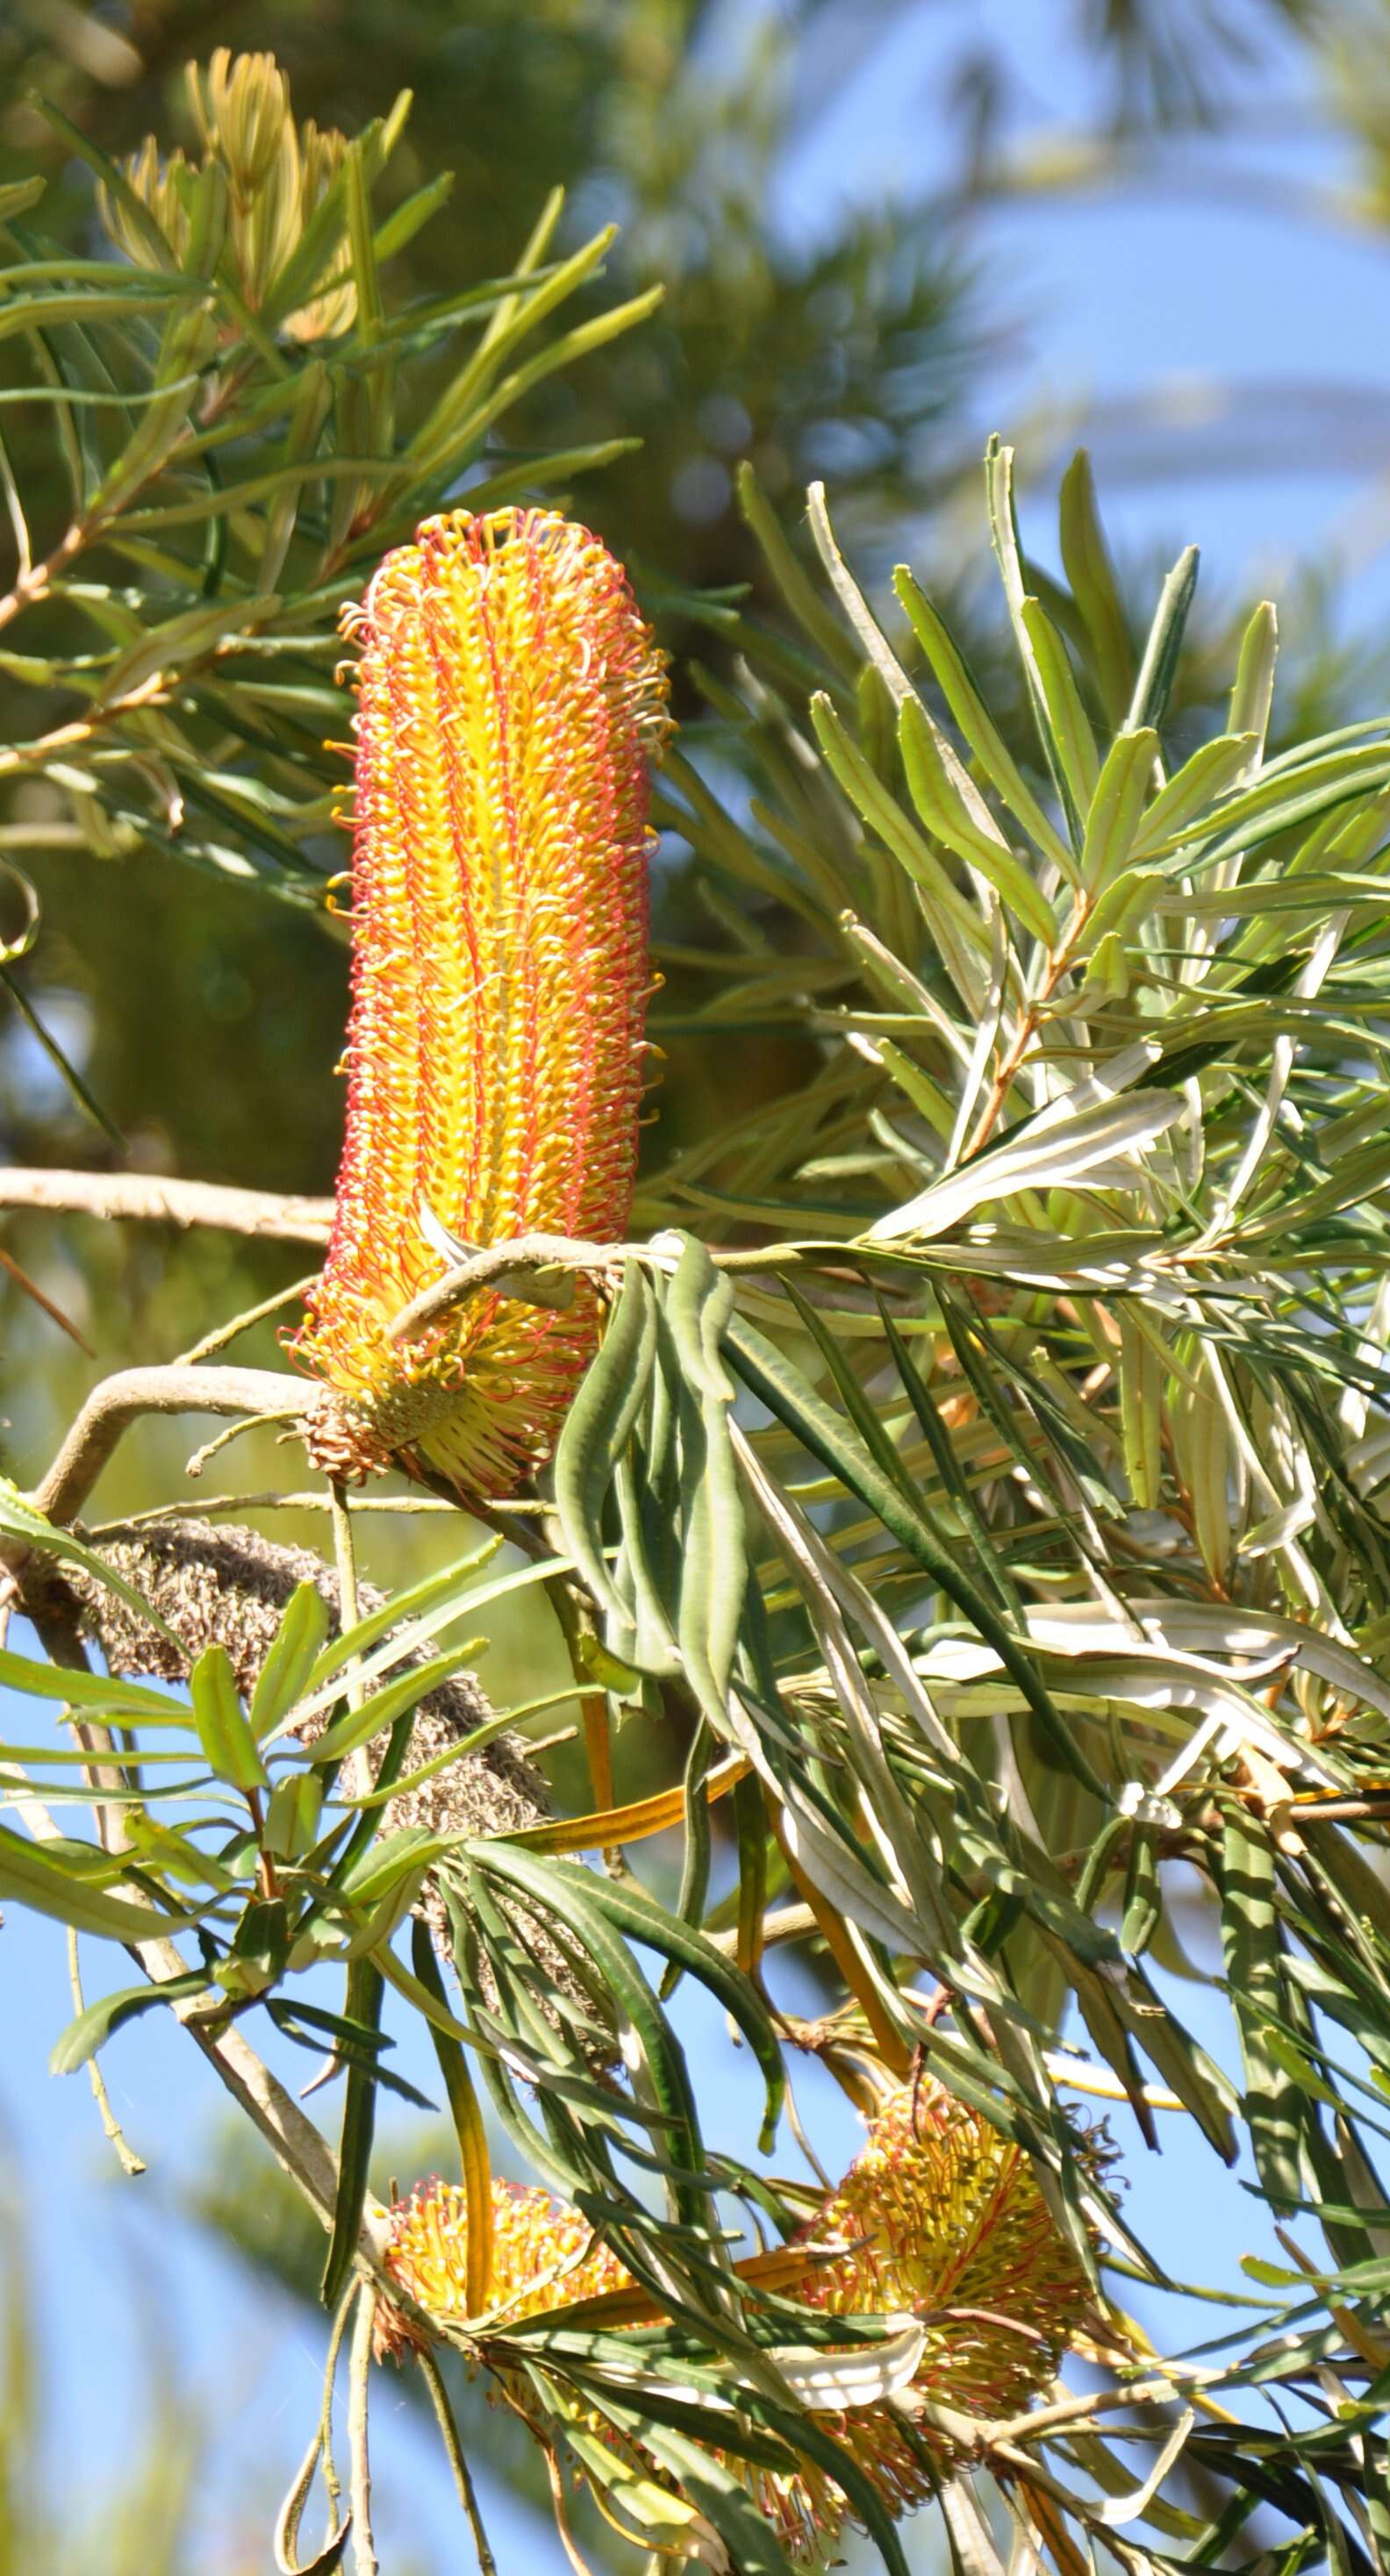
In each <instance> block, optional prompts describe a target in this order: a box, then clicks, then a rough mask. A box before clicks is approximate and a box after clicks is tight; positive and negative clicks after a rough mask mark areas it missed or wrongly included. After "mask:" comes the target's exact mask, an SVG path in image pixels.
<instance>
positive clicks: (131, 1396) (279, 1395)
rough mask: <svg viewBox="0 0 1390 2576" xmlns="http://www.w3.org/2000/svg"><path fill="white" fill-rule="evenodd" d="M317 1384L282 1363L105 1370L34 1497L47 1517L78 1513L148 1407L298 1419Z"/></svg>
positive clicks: (151, 1409)
mask: <svg viewBox="0 0 1390 2576" xmlns="http://www.w3.org/2000/svg"><path fill="white" fill-rule="evenodd" d="M306 1400H307V1401H308V1402H312V1389H310V1388H307V1387H303V1388H302V1387H301V1386H300V1385H299V1384H298V1382H297V1381H296V1380H295V1379H294V1378H292V1377H287V1376H281V1375H280V1373H279V1372H278V1371H277V1370H274V1369H247V1368H179V1367H172V1368H133V1369H118V1370H117V1371H116V1374H115V1375H114V1377H108V1378H103V1379H102V1382H101V1384H100V1386H98V1387H96V1388H94V1389H93V1391H92V1393H91V1394H90V1395H89V1396H88V1398H87V1401H86V1403H85V1404H84V1405H83V1407H82V1410H81V1412H80V1413H79V1415H78V1417H77V1420H76V1421H75V1422H74V1424H73V1426H72V1429H71V1430H70V1431H69V1433H68V1436H67V1438H66V1440H65V1441H64V1442H63V1445H62V1448H61V1449H60V1450H59V1452H58V1455H57V1457H56V1458H55V1459H54V1461H53V1464H52V1466H51V1467H50V1468H49V1471H48V1474H47V1475H46V1476H45V1477H44V1480H43V1483H42V1484H41V1485H40V1486H38V1488H37V1489H36V1491H35V1494H34V1497H33V1499H34V1501H35V1503H36V1504H37V1506H38V1508H39V1510H40V1511H41V1512H43V1513H44V1515H45V1516H46V1518H47V1519H49V1520H51V1521H58V1522H59V1523H61V1524H64V1525H66V1523H68V1522H69V1521H72V1520H75V1519H76V1517H77V1514H78V1513H79V1512H80V1511H81V1509H82V1506H83V1504H84V1503H85V1501H86V1499H87V1496H88V1495H89V1493H90V1492H91V1490H92V1487H93V1485H94V1484H95V1483H96V1480H97V1478H98V1476H99V1475H100V1474H101V1471H102V1468H103V1467H104V1466H105V1465H106V1462H107V1460H108V1458H109V1457H110V1455H111V1453H112V1451H113V1449H114V1448H115V1446H116V1443H117V1441H118V1440H119V1439H120V1436H121V1433H122V1432H123V1431H125V1430H127V1429H128V1428H129V1426H130V1424H131V1423H132V1422H138V1421H139V1419H140V1417H141V1415H142V1414H145V1413H218V1414H254V1415H259V1416H260V1417H261V1418H262V1419H266V1418H269V1419H271V1420H274V1421H281V1422H290V1421H294V1420H296V1419H297V1418H298V1417H299V1416H300V1415H302V1414H303V1412H304V1410H305V1405H306Z"/></svg>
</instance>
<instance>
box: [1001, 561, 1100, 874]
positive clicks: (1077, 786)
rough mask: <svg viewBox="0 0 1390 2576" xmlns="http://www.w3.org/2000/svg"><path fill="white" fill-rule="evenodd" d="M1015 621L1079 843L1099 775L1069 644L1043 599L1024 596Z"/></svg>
mask: <svg viewBox="0 0 1390 2576" xmlns="http://www.w3.org/2000/svg"><path fill="white" fill-rule="evenodd" d="M1019 622H1020V625H1021V626H1022V629H1023V632H1024V635H1025V636H1026V637H1027V640H1028V645H1029V649H1030V652H1031V656H1032V667H1033V669H1034V670H1035V671H1036V673H1037V685H1038V694H1039V697H1040V700H1041V704H1042V710H1043V721H1044V722H1045V724H1046V727H1047V733H1046V741H1047V744H1048V747H1049V752H1050V757H1051V759H1052V762H1053V765H1054V767H1055V769H1056V772H1057V775H1058V777H1059V778H1060V780H1061V782H1062V790H1063V794H1064V796H1065V798H1066V801H1067V805H1068V808H1069V811H1070V813H1071V815H1072V816H1074V817H1075V829H1076V837H1077V839H1078V841H1079V840H1080V838H1081V817H1082V816H1083V815H1084V814H1085V813H1086V812H1087V811H1088V809H1089V806H1090V802H1091V799H1092V797H1093V796H1094V794H1095V792H1096V782H1097V780H1098V779H1099V777H1100V761H1099V758H1098V756H1097V752H1096V740H1095V735H1094V734H1093V733H1092V731H1091V726H1090V719H1089V717H1088V716H1087V713H1086V710H1085V708H1084V706H1083V705H1082V703H1081V692H1080V690H1079V689H1078V688H1077V685H1076V674H1075V672H1074V671H1073V670H1072V667H1071V663H1070V661H1069V660H1068V658H1067V648H1066V646H1065V644H1064V643H1063V641H1062V638H1061V636H1060V635H1059V634H1058V632H1057V629H1056V627H1055V626H1054V625H1053V623H1052V620H1051V618H1050V617H1049V616H1048V613H1047V610H1046V609H1045V608H1044V607H1043V605H1042V602H1041V601H1040V600H1037V599H1033V598H1026V599H1024V600H1023V601H1022V602H1021V603H1020V607H1019Z"/></svg>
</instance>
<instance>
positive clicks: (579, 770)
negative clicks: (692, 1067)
mask: <svg viewBox="0 0 1390 2576" xmlns="http://www.w3.org/2000/svg"><path fill="white" fill-rule="evenodd" d="M344 624H345V628H346V629H347V631H348V632H349V633H351V634H352V635H354V636H355V637H356V639H357V640H358V642H359V644H360V647H361V656H360V662H359V666H358V674H357V684H358V697H359V705H358V712H357V716H356V719H355V731H356V738H357V740H356V793H355V804H354V814H353V871H352V886H353V903H352V931H353V967H352V981H353V998H352V1012H351V1018H350V1021H349V1027H348V1045H347V1074H348V1115H347V1133H346V1138H345V1143H344V1148H343V1159H342V1166H341V1170H340V1172H339V1178H338V1207H337V1218H336V1222H335V1225H334V1229H333V1235H332V1239H331V1241H330V1244H329V1248H328V1257H327V1260H326V1262H325V1265H324V1271H323V1276H322V1279H321V1280H320V1282H319V1283H318V1286H317V1287H316V1289H315V1290H314V1292H313V1295H312V1298H311V1300H310V1306H309V1314H308V1319H307V1321H306V1324H305V1326H304V1328H303V1331H302V1332H301V1334H300V1335H299V1337H298V1341H297V1348H298V1350H299V1352H300V1353H301V1354H302V1356H303V1357H304V1358H305V1359H306V1360H307V1361H308V1362H309V1363H310V1365H311V1366H312V1367H313V1368H314V1369H315V1370H316V1371H317V1372H318V1373H319V1375H320V1376H321V1377H322V1378H324V1379H325V1380H326V1381H327V1385H328V1388H329V1390H330V1394H329V1396H328V1398H327V1400H326V1402H325V1404H324V1406H323V1408H322V1411H321V1414H320V1417H319V1422H318V1429H317V1442H318V1449H319V1453H320V1455H321V1457H322V1458H323V1460H324V1463H326V1464H329V1465H331V1466H334V1467H336V1468H337V1469H339V1470H340V1471H342V1472H346V1473H362V1472H366V1471H368V1470H370V1469H372V1468H374V1467H379V1466H382V1465H384V1464H386V1463H387V1462H388V1461H389V1460H391V1459H397V1460H402V1461H403V1462H404V1463H406V1464H410V1463H412V1462H423V1463H424V1464H425V1465H426V1466H428V1467H430V1468H432V1469H434V1470H435V1472H436V1473H439V1474H442V1475H443V1476H445V1477H447V1478H448V1479H450V1480H451V1481H452V1482H453V1484H454V1485H455V1486H456V1487H457V1488H458V1490H459V1491H460V1492H461V1493H462V1494H464V1495H465V1496H467V1497H472V1498H479V1499H483V1498H488V1497H496V1496H500V1495H503V1494H505V1493H507V1492H509V1491H510V1490H511V1488H512V1487H513V1486H514V1485H515V1484H516V1482H517V1481H518V1480H519V1479H520V1478H521V1477H522V1476H524V1475H525V1474H527V1473H528V1472H529V1471H530V1470H531V1469H533V1468H534V1467H536V1466H538V1465H540V1464H541V1463H542V1462H543V1461H544V1459H545V1458H547V1457H548V1456H549V1454H550V1452H551V1450H552V1449H553V1447H554V1444H555V1440H556V1437H557V1436H558V1433H559V1429H560V1425H561V1423H562V1421H563V1419H564V1415H565V1412H566V1410H567V1408H568V1405H569V1402H570V1398H571V1396H572V1394H573V1392H574V1388H575V1386H576V1383H577V1381H578V1379H579V1378H580V1376H581V1375H582V1373H583V1370H584V1368H585V1366H586V1364H587V1362H588V1360H589V1358H590V1357H591V1355H592V1353H593V1350H594V1348H595V1346H596V1343H597V1340H598V1334H599V1323H600V1315H599V1307H598V1300H597V1297H596V1295H595V1292H594V1290H593V1288H592V1286H591V1285H590V1284H589V1282H588V1281H587V1280H585V1279H583V1278H580V1279H577V1280H576V1283H575V1293H574V1301H573V1304H572V1305H571V1306H569V1307H568V1308H566V1309H565V1310H563V1311H560V1312H557V1311H554V1310H552V1309H548V1308H542V1307H537V1306H530V1305H526V1304H523V1303H521V1302H519V1301H518V1300H516V1299H514V1298H513V1299H502V1298H500V1297H498V1296H496V1295H494V1294H491V1293H484V1294H481V1295H479V1296H476V1297H475V1298H473V1299H472V1300H471V1301H469V1302H468V1303H467V1304H465V1305H463V1306H462V1307H460V1308H458V1309H456V1310H455V1311H453V1312H452V1313H450V1314H449V1315H447V1316H445V1317H444V1318H442V1319H441V1320H440V1321H439V1322H438V1323H436V1324H434V1325H432V1326H431V1327H430V1328H429V1329H428V1330H427V1331H425V1332H424V1333H423V1334H422V1335H421V1336H420V1337H419V1338H418V1339H413V1340H411V1341H410V1342H408V1343H396V1342H393V1341H391V1340H390V1338H389V1327H390V1325H391V1323H392V1321H393V1320H394V1318H395V1317H396V1316H397V1315H398V1314H399V1313H400V1312H401V1310H402V1308H404V1307H405V1306H407V1305H408V1304H409V1303H410V1302H411V1300H412V1299H413V1298H414V1297H416V1296H417V1295H418V1294H419V1292H420V1291H421V1290H422V1289H424V1288H427V1287H429V1286H431V1285H432V1284H433V1283H434V1282H435V1281H436V1280H437V1279H439V1278H440V1277H441V1276H442V1275H443V1273H444V1271H445V1269H446V1268H447V1267H448V1261H447V1255H446V1253H445V1252H444V1250H443V1249H442V1248H441V1243H440V1231H441V1229H443V1230H445V1231H446V1232H447V1233H448V1234H449V1235H451V1236H453V1237H455V1238H457V1239H459V1240H461V1241H463V1242H464V1243H467V1244H473V1245H480V1246H481V1245H491V1244H494V1243H502V1242H508V1241H511V1240H512V1239H513V1238H514V1237H516V1236H517V1235H521V1234H526V1233H546V1234H565V1235H575V1236H581V1237H584V1238H586V1239H588V1240H590V1241H599V1242H611V1241H614V1240H617V1239H620V1238H621V1236H622V1233H623V1231H624V1229H625V1226H626V1223H627V1217H628V1211H629V1207H630V1204H631V1198H632V1187H633V1180H634V1176H635V1170H636V1161H637V1124H638V1106H639V1100H640V1094H641V1090H642V1058H643V1052H644V1049H643V1035H642V1032H643V1022H644V1016H645V1009H646V998H647V991H648V982H649V978H648V966H647V855H648V844H649V838H650V836H649V833H648V828H647V808H648V797H649V785H650V774H651V769H652V765H653V763H654V761H655V760H657V759H658V758H659V756H660V752H661V747H662V744H663V741H664V739H665V734H666V730H667V718H666V679H665V666H664V661H663V657H662V656H661V654H660V653H659V652H658V651H657V649H656V646H655V644H654V643H653V640H652V635H651V631H650V629H649V628H648V627H647V626H646V624H645V623H644V622H643V619H642V617H641V614H640V612H639V610H638V608H637V605H636V602H635V600H634V599H633V596H632V592H631V590H630V588H629V586H628V582H627V578H626V575H625V574H624V572H623V570H622V567H621V565H620V564H618V563H616V562H615V561H614V558H613V557H612V555H610V554H609V553H608V551H607V549H606V548H605V547H604V546H603V545H601V544H600V543H599V541H598V539H597V538H596V537H593V536H591V535H590V534H589V532H588V530H587V529H586V528H582V527H579V526H577V525H575V524H574V523H573V522H572V521H570V520H567V519H562V518H560V517H558V516H556V515H555V514H554V513H553V512H550V511H545V510H502V511H497V512H494V513H492V514H491V515H490V516H488V517H482V518H474V517H472V516H470V515H469V513H468V512H467V511H463V510H460V511H455V512H452V513H451V514H449V515H448V516H446V517H443V518H438V519H431V520H427V521H426V523H425V525H424V526H423V527H422V528H420V529H419V531H418V533H417V535H416V538H415V542H414V543H413V544H412V545H408V546H402V547H399V548H398V549H397V550H396V552H395V553H393V554H390V555H388V556H387V557H386V559H385V561H384V563H383V564H382V565H381V567H380V570H379V571H378V572H377V574H376V576H375V578H374V580H373V581H372V583H371V585H370V587H369V589H368V591H367V594H366V597H365V599H364V600H363V602H362V605H361V607H360V609H358V610H354V611H350V612H349V613H348V615H347V616H346V617H345V620H344Z"/></svg>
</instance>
